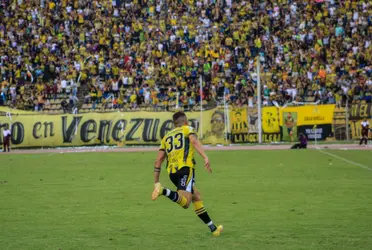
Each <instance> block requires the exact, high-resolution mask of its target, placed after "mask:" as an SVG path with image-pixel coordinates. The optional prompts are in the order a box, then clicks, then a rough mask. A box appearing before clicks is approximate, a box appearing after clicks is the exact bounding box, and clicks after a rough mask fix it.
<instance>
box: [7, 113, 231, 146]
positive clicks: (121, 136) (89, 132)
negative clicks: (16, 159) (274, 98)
mask: <svg viewBox="0 0 372 250" xmlns="http://www.w3.org/2000/svg"><path fill="white" fill-rule="evenodd" d="M186 114H187V116H188V119H189V122H190V125H191V126H193V127H194V128H195V129H196V131H197V132H198V135H199V134H200V130H202V132H203V138H202V141H203V143H205V144H210V143H213V144H216V143H223V142H224V130H225V121H224V115H223V112H221V111H219V110H217V109H213V110H208V111H204V112H203V121H202V122H201V121H200V113H195V112H190V113H186ZM9 126H10V127H11V131H12V137H11V142H12V147H13V148H17V147H57V146H86V145H97V144H104V145H116V144H118V142H124V143H125V144H127V145H159V144H160V141H161V138H163V137H164V135H165V134H166V133H167V132H168V131H170V130H172V128H173V123H172V113H170V112H123V113H121V112H115V113H87V114H81V115H80V114H78V115H71V114H68V115H67V114H66V115H41V114H40V115H39V114H36V115H19V114H18V115H12V116H11V117H10V116H1V117H0V142H1V143H2V141H3V138H2V135H3V133H2V132H3V130H4V128H6V127H9Z"/></svg>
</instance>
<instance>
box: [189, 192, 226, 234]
mask: <svg viewBox="0 0 372 250" xmlns="http://www.w3.org/2000/svg"><path fill="white" fill-rule="evenodd" d="M192 202H193V204H194V210H195V213H196V215H197V216H198V217H199V218H200V219H201V220H202V221H203V222H204V223H205V224H206V225H207V226H208V227H209V229H210V230H211V232H212V233H214V235H216V236H218V235H219V234H220V233H221V232H222V230H223V226H221V225H219V226H216V225H215V224H214V223H213V221H212V219H211V218H210V217H209V214H208V212H207V210H206V209H205V207H204V204H203V201H202V199H201V195H200V192H199V191H198V190H197V189H196V188H195V187H194V193H193V195H192Z"/></svg>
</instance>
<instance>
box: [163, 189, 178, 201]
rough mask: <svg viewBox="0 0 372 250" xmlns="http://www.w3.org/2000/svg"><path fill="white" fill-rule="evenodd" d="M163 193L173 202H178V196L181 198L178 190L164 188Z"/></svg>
mask: <svg viewBox="0 0 372 250" xmlns="http://www.w3.org/2000/svg"><path fill="white" fill-rule="evenodd" d="M163 195H164V196H167V197H168V198H169V199H170V200H171V201H173V202H177V201H178V198H179V195H178V193H177V192H175V191H172V190H170V189H168V188H164V189H163Z"/></svg>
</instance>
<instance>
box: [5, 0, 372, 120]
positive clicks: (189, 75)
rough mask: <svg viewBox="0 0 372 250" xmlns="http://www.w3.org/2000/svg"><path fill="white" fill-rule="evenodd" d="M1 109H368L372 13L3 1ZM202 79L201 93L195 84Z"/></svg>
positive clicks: (320, 6)
mask: <svg viewBox="0 0 372 250" xmlns="http://www.w3.org/2000/svg"><path fill="white" fill-rule="evenodd" d="M0 4H1V9H0V12H1V13H0V15H1V18H0V55H1V66H0V71H1V96H0V105H8V106H11V107H16V108H18V109H28V110H30V109H31V110H39V111H43V112H48V113H60V112H72V110H73V109H74V108H75V107H77V108H79V110H80V111H83V112H88V111H93V110H95V111H113V110H137V109H146V108H155V109H159V110H163V109H167V110H171V109H172V108H174V106H175V105H176V100H178V101H179V105H180V106H181V107H184V108H187V109H195V108H198V104H199V102H200V100H201V99H202V100H203V102H204V103H213V102H221V100H222V99H223V97H224V96H225V98H226V100H227V101H228V102H229V103H232V104H236V105H243V104H249V105H254V104H255V101H256V98H257V91H256V83H257V73H256V63H257V61H256V58H258V60H260V63H261V66H262V72H261V79H262V85H263V88H262V93H261V94H262V96H263V104H264V105H273V101H276V102H278V103H279V104H283V103H285V102H288V101H298V102H320V103H337V104H338V105H341V104H342V103H343V102H345V101H346V100H349V101H350V102H371V90H372V81H371V56H372V51H371V31H372V28H371V27H372V25H371V24H372V23H371V16H372V15H371V14H372V13H371V11H372V8H371V7H372V6H371V2H370V1H367V0H362V1H350V0H345V1H335V0H281V1H259V0H247V1H234V0H225V1H220V0H210V1H208V0H204V1H199V0H198V1H195V0H184V1H180V0H179V1H176V0H172V1H170V0H134V1H124V0H110V1H108V0H104V1H102V0H101V1H87V0H79V1H78V0H75V1H73V0H62V1H57V0H54V1H48V0H17V1H10V0H0ZM200 76H201V77H202V79H203V89H202V92H201V91H199V78H200Z"/></svg>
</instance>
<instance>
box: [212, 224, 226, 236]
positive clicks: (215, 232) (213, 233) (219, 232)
mask: <svg viewBox="0 0 372 250" xmlns="http://www.w3.org/2000/svg"><path fill="white" fill-rule="evenodd" d="M222 232H223V226H222V225H218V226H217V229H216V230H214V231H213V232H212V235H213V236H220V234H221V233H222Z"/></svg>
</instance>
